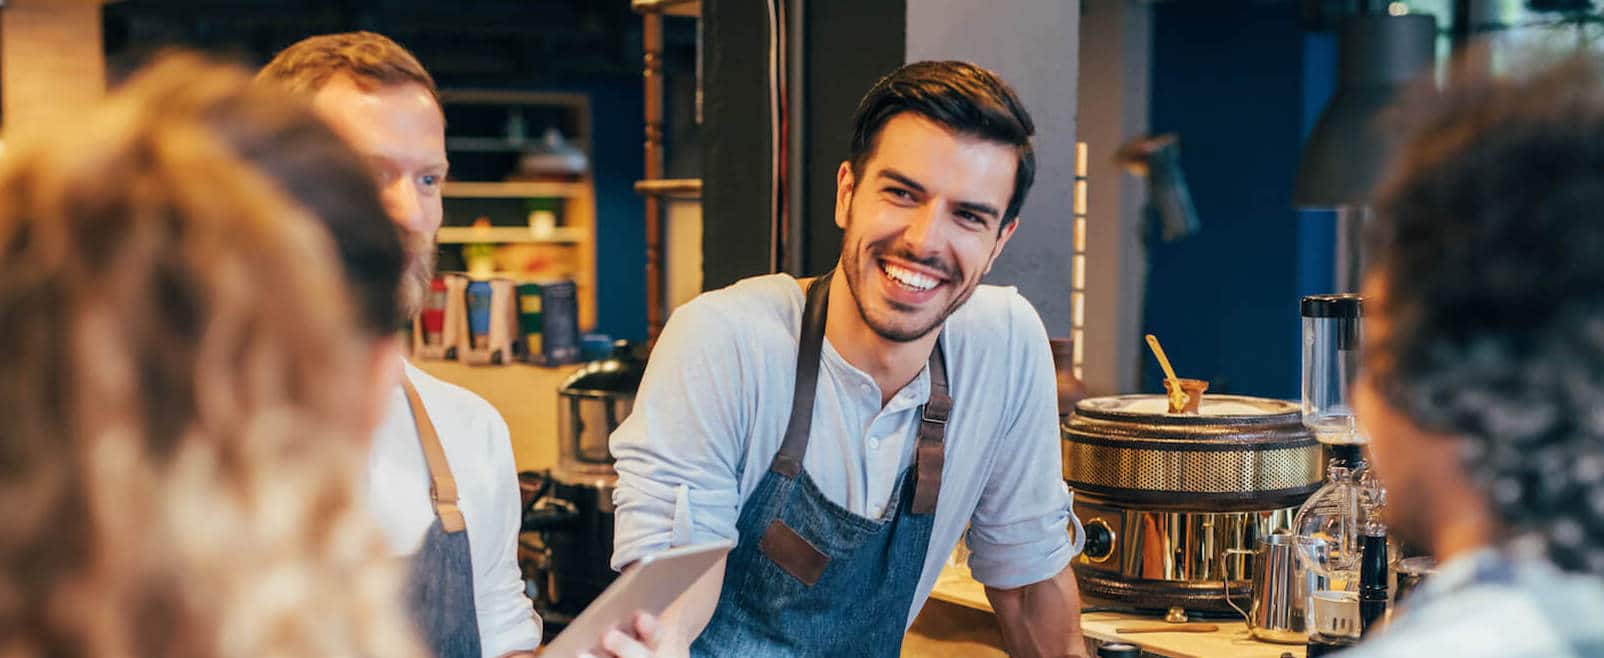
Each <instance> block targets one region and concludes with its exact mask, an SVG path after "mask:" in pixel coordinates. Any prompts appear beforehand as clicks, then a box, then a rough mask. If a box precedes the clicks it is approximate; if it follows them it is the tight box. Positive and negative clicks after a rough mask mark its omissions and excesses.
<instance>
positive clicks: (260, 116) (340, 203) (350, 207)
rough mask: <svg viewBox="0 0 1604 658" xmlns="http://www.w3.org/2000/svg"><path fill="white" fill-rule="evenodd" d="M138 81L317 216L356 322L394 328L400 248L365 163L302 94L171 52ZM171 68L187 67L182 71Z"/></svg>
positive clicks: (376, 330)
mask: <svg viewBox="0 0 1604 658" xmlns="http://www.w3.org/2000/svg"><path fill="white" fill-rule="evenodd" d="M155 70H156V71H157V73H160V74H161V75H155V74H152V75H147V76H145V81H144V82H143V83H142V84H146V85H157V84H164V85H166V86H167V87H168V88H167V89H157V90H154V91H151V92H150V93H148V96H149V98H151V101H150V112H152V113H155V114H156V115H157V116H160V115H161V114H164V113H165V114H167V115H172V116H186V117H188V116H194V117H196V118H198V119H199V121H200V122H201V123H202V124H203V125H206V126H207V127H208V128H210V129H211V130H213V131H214V132H215V133H217V135H218V136H219V137H221V138H222V140H223V142H224V143H226V144H228V146H229V147H230V148H232V149H234V151H235V152H236V153H237V154H238V155H239V157H240V158H241V159H243V160H245V161H246V162H247V163H249V164H250V165H251V166H253V167H255V168H256V169H257V170H258V171H260V172H261V173H262V174H263V175H265V176H266V177H267V178H268V179H270V180H271V181H272V182H273V183H274V184H276V185H278V186H279V188H280V191H281V192H283V193H284V194H285V195H286V196H287V197H288V198H289V200H290V201H293V202H295V203H296V204H298V205H300V206H301V207H302V208H304V209H305V210H306V211H307V213H308V214H309V215H311V216H312V217H313V219H315V220H317V221H318V222H319V223H321V224H322V225H323V226H324V228H325V229H326V230H327V231H328V232H329V234H330V237H331V238H332V239H333V241H334V246H335V249H336V250H337V251H338V252H339V257H340V264H341V266H342V269H343V271H344V273H345V279H346V283H347V288H348V292H349V294H350V295H351V297H352V299H353V301H354V302H355V303H356V306H357V308H356V316H357V318H356V319H357V321H358V322H359V324H360V326H361V327H362V328H363V329H364V330H366V331H368V332H370V333H372V334H373V335H375V336H380V335H389V334H390V333H392V332H394V331H395V328H396V318H398V317H399V316H400V313H401V312H400V309H399V300H398V299H397V297H396V290H397V289H398V288H399V287H400V285H401V273H402V269H403V268H404V266H405V259H406V254H405V251H404V248H403V246H402V242H401V235H400V229H398V228H397V227H396V225H395V223H394V222H392V221H390V217H389V215H388V214H387V213H386V212H385V210H384V203H383V202H382V201H381V200H380V198H379V192H378V190H377V189H376V188H375V187H374V184H373V175H372V174H371V173H370V172H369V169H368V166H367V163H366V162H365V161H364V160H363V159H362V158H361V157H360V156H358V155H357V154H356V153H355V152H354V151H352V150H351V148H350V147H348V146H346V145H345V142H344V141H343V140H341V139H340V137H339V136H338V135H337V134H336V133H335V132H334V130H333V129H332V128H330V127H329V126H328V125H327V124H325V123H323V121H322V120H320V119H318V117H317V115H316V114H315V113H314V112H313V111H312V109H311V107H310V106H308V105H307V104H306V102H305V100H304V99H303V98H301V97H298V96H295V95H292V94H290V93H288V92H286V91H284V90H282V89H279V88H277V87H274V86H272V85H264V84H252V83H251V82H250V77H249V76H248V75H247V74H245V73H244V72H243V71H239V70H236V69H225V68H221V67H217V66H211V67H207V66H206V65H204V64H202V63H198V62H197V61H196V60H194V59H193V58H192V57H188V58H186V57H182V56H169V57H168V58H166V60H165V61H164V62H163V64H162V65H161V66H158V67H155ZM171 71H186V72H188V75H189V77H188V79H184V78H183V76H179V75H175V74H173V73H171Z"/></svg>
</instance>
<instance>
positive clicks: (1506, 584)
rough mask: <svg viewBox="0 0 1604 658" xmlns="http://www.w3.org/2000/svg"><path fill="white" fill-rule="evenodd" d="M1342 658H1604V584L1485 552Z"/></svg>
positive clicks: (1442, 571) (1429, 584)
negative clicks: (1435, 657) (1450, 657)
mask: <svg viewBox="0 0 1604 658" xmlns="http://www.w3.org/2000/svg"><path fill="white" fill-rule="evenodd" d="M1392 617H1393V618H1392V623H1391V624H1390V625H1388V626H1387V627H1385V628H1383V629H1382V630H1381V632H1379V633H1376V634H1373V635H1370V636H1367V637H1366V638H1365V641H1364V642H1361V643H1360V644H1359V645H1358V646H1356V647H1354V648H1352V649H1349V650H1347V651H1343V652H1340V653H1338V654H1336V655H1337V656H1341V657H1342V658H1418V657H1419V656H1453V657H1454V658H1604V579H1600V578H1599V577H1597V576H1592V575H1584V574H1577V573H1565V572H1561V571H1560V570H1559V569H1556V568H1555V567H1554V566H1553V565H1552V564H1550V563H1548V562H1546V561H1543V560H1540V559H1525V560H1517V559H1511V558H1510V557H1509V556H1507V555H1505V554H1503V553H1501V552H1497V551H1493V550H1490V549H1483V550H1480V551H1475V552H1471V553H1468V554H1466V555H1464V556H1462V557H1459V558H1456V559H1454V560H1452V561H1449V562H1448V563H1446V564H1444V565H1442V566H1441V567H1439V568H1438V570H1437V573H1436V574H1434V575H1432V576H1429V577H1427V578H1426V580H1425V581H1424V582H1423V583H1422V584H1421V585H1420V589H1418V590H1416V591H1415V592H1414V594H1412V595H1411V596H1410V597H1409V598H1407V599H1405V600H1404V603H1403V605H1402V609H1399V610H1394V611H1393V615H1392Z"/></svg>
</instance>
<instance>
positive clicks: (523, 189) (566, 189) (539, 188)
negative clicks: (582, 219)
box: [444, 181, 590, 199]
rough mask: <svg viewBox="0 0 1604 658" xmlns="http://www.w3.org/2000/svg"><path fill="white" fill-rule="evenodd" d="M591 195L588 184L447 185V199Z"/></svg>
mask: <svg viewBox="0 0 1604 658" xmlns="http://www.w3.org/2000/svg"><path fill="white" fill-rule="evenodd" d="M587 194H590V185H589V184H588V183H582V182H581V183H535V182H529V183H522V182H514V183H469V182H460V181H452V182H448V183H446V187H445V194H444V196H445V198H447V199H538V198H549V197H558V198H563V199H573V198H578V197H582V196H585V195H587Z"/></svg>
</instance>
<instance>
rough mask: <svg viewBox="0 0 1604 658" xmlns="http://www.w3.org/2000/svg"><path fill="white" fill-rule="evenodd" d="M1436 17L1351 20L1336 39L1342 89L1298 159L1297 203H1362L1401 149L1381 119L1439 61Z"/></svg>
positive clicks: (1330, 205)
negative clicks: (1437, 57) (1408, 88)
mask: <svg viewBox="0 0 1604 658" xmlns="http://www.w3.org/2000/svg"><path fill="white" fill-rule="evenodd" d="M1436 44H1437V21H1436V20H1435V19H1433V18H1432V17H1431V16H1428V15H1421V14H1411V15H1405V16H1387V15H1362V16H1352V17H1349V18H1347V19H1346V20H1345V21H1344V22H1343V24H1342V27H1341V33H1340V35H1339V37H1338V41H1337V91H1336V93H1334V94H1332V96H1331V101H1330V102H1329V103H1328V104H1327V105H1326V108H1325V110H1324V111H1323V112H1321V113H1320V120H1319V122H1318V123H1316V124H1315V127H1314V132H1313V133H1311V134H1310V135H1309V141H1308V143H1306V144H1305V145H1304V148H1303V155H1302V158H1301V160H1300V162H1299V163H1298V178H1297V183H1296V185H1295V187H1294V188H1293V191H1292V202H1293V204H1294V205H1296V206H1298V207H1300V208H1335V207H1339V206H1358V205H1365V204H1367V203H1368V202H1369V200H1370V195H1371V192H1372V191H1373V188H1374V187H1375V185H1376V183H1377V182H1378V181H1379V179H1380V177H1381V174H1382V171H1383V170H1384V169H1385V167H1386V165H1387V162H1388V160H1389V159H1390V158H1391V156H1392V153H1393V149H1394V147H1395V146H1396V145H1395V144H1393V143H1392V141H1393V140H1391V139H1389V137H1390V136H1389V134H1388V132H1387V131H1386V130H1385V129H1384V127H1383V126H1381V125H1379V122H1378V121H1377V119H1378V118H1379V117H1380V115H1381V114H1382V111H1383V110H1384V109H1386V107H1387V106H1388V105H1389V104H1390V103H1392V101H1393V100H1394V99H1395V98H1396V97H1397V95H1398V92H1399V91H1402V90H1403V89H1404V88H1405V87H1407V86H1409V85H1410V84H1411V83H1413V82H1414V81H1415V80H1416V79H1417V78H1418V76H1420V75H1422V74H1424V73H1426V72H1427V71H1429V70H1430V69H1431V67H1432V65H1433V64H1434V63H1435V61H1436V53H1437V49H1436Z"/></svg>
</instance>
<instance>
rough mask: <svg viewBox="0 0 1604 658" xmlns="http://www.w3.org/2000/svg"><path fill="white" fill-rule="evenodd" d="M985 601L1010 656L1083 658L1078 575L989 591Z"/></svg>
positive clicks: (1064, 574) (1067, 572) (1069, 573)
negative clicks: (990, 609)
mask: <svg viewBox="0 0 1604 658" xmlns="http://www.w3.org/2000/svg"><path fill="white" fill-rule="evenodd" d="M986 599H987V600H989V601H991V607H992V610H994V611H996V613H997V625H998V626H1001V627H1002V636H1003V647H1004V648H1006V649H1007V650H1008V655H1010V656H1020V657H1029V658H1038V657H1039V658H1059V657H1060V656H1065V657H1069V658H1084V657H1085V656H1086V638H1085V637H1084V636H1083V635H1081V630H1080V590H1079V589H1077V588H1076V586H1075V571H1074V569H1072V568H1070V567H1068V566H1066V567H1064V570H1063V571H1060V572H1058V575H1056V576H1053V577H1052V578H1048V579H1047V580H1043V581H1041V582H1039V583H1032V584H1030V585H1026V586H1024V587H1019V588H1015V589H994V588H991V587H987V588H986Z"/></svg>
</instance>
